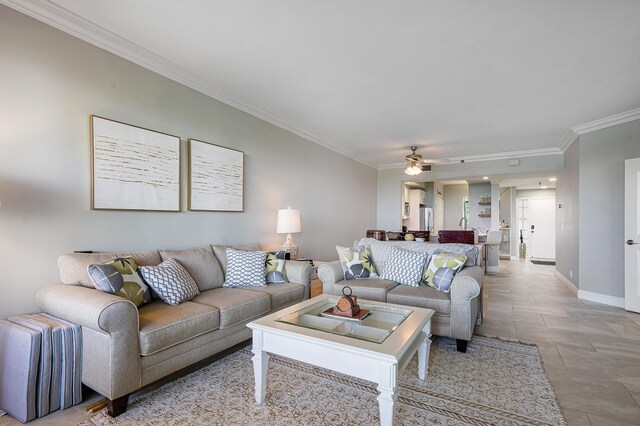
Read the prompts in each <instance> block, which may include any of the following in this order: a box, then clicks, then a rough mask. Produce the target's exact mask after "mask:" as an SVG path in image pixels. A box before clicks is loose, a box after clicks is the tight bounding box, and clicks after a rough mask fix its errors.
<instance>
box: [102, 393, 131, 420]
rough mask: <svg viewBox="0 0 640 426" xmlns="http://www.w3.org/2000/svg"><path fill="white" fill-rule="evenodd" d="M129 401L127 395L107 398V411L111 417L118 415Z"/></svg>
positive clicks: (124, 409) (125, 409)
mask: <svg viewBox="0 0 640 426" xmlns="http://www.w3.org/2000/svg"><path fill="white" fill-rule="evenodd" d="M128 402H129V395H128V394H127V395H125V396H121V397H120V398H116V399H114V400H111V399H109V398H107V413H109V415H110V416H111V417H118V416H119V415H120V414H122V413H124V412H125V411H127V403H128Z"/></svg>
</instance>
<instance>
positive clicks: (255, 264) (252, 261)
mask: <svg viewBox="0 0 640 426" xmlns="http://www.w3.org/2000/svg"><path fill="white" fill-rule="evenodd" d="M226 253H227V276H226V277H225V280H224V287H266V286H267V279H266V275H265V274H266V268H265V263H266V261H267V253H266V252H264V251H242V250H236V249H232V248H230V247H228V248H227V251H226Z"/></svg>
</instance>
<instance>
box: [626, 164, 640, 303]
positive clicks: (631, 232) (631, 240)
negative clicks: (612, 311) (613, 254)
mask: <svg viewBox="0 0 640 426" xmlns="http://www.w3.org/2000/svg"><path fill="white" fill-rule="evenodd" d="M624 236H625V241H624V243H625V246H624V247H625V249H624V250H625V253H624V308H625V309H626V310H628V311H634V312H640V244H638V243H639V242H640V158H634V159H633V160H626V161H625V180H624Z"/></svg>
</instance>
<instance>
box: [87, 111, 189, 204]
mask: <svg viewBox="0 0 640 426" xmlns="http://www.w3.org/2000/svg"><path fill="white" fill-rule="evenodd" d="M90 128H91V132H90V133H91V209H92V210H137V211H157V212H179V211H180V198H181V197H180V195H181V189H180V175H181V170H180V168H181V166H180V162H181V161H180V160H181V158H180V156H181V154H180V137H178V136H174V135H170V134H167V133H162V132H158V131H155V130H151V129H146V128H144V127H139V126H134V125H131V124H128V123H123V122H121V121H116V120H112V119H109V118H104V117H100V116H97V115H91V116H90Z"/></svg>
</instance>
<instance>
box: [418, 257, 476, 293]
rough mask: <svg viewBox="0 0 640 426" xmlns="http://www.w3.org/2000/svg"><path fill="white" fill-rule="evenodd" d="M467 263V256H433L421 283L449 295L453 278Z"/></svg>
mask: <svg viewBox="0 0 640 426" xmlns="http://www.w3.org/2000/svg"><path fill="white" fill-rule="evenodd" d="M466 261H467V256H464V255H457V254H453V253H444V252H441V253H437V254H434V255H433V257H432V258H431V261H430V262H429V266H428V267H427V269H425V271H424V273H423V275H422V281H421V282H422V283H423V284H426V285H428V286H429V287H432V288H435V289H436V290H440V291H443V292H445V293H449V291H450V290H451V283H452V282H453V278H454V277H455V275H456V274H457V273H458V271H459V270H460V269H462V267H463V266H464V264H465V262H466Z"/></svg>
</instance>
